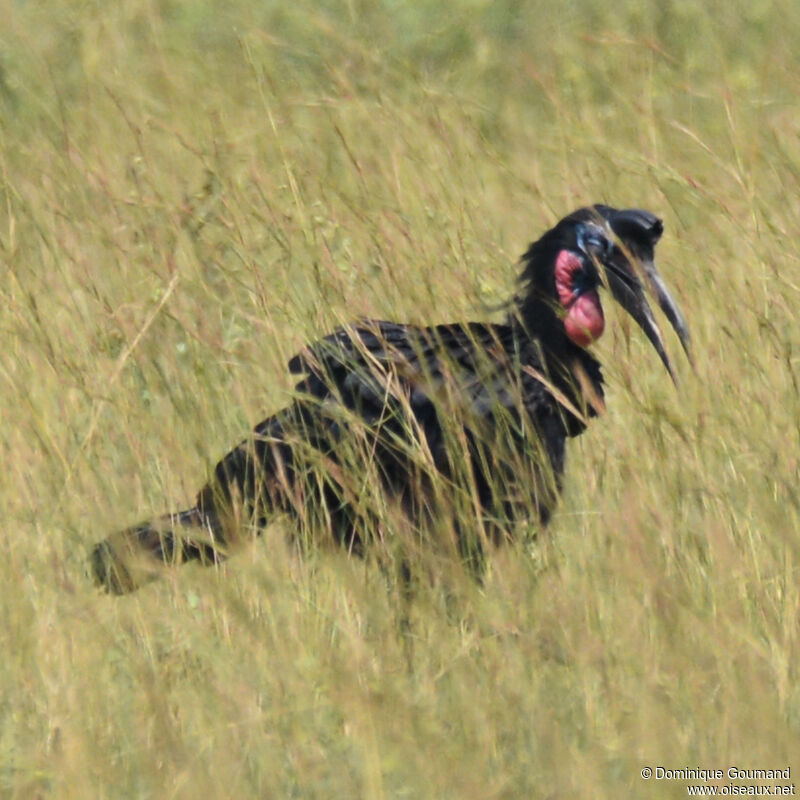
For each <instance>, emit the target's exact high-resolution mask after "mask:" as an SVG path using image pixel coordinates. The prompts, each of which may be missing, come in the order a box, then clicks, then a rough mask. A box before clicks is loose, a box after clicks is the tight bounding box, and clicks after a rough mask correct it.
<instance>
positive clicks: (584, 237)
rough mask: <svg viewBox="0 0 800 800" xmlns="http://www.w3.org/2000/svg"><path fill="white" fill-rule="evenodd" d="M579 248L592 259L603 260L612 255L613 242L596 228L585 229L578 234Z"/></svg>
mask: <svg viewBox="0 0 800 800" xmlns="http://www.w3.org/2000/svg"><path fill="white" fill-rule="evenodd" d="M578 247H580V249H581V250H582V251H583V252H584V253H586V255H587V256H589V257H590V258H596V259H598V260H603V259H605V258H606V257H608V256H609V255H610V254H611V248H612V247H613V245H612V243H611V241H610V240H609V238H608V237H607V236H605V235H604V234H603V233H602V232H601V231H598V230H597V229H595V228H583V229H582V230H580V231H579V232H578Z"/></svg>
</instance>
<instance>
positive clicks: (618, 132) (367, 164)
mask: <svg viewBox="0 0 800 800" xmlns="http://www.w3.org/2000/svg"><path fill="white" fill-rule="evenodd" d="M0 17H2V18H3V19H4V20H5V22H4V26H3V30H2V32H0V137H2V138H1V140H0V146H1V149H0V176H1V183H0V186H1V187H2V194H1V195H0V253H2V256H1V260H0V271H1V274H2V280H0V293H2V302H0V331H2V336H3V343H4V346H3V348H2V352H1V353H0V420H2V425H1V426H0V441H1V442H2V456H3V465H4V469H3V470H2V472H0V487H1V489H0V512H1V513H2V519H3V521H4V524H3V526H2V531H3V536H2V537H1V538H0V548H2V559H0V562H1V563H0V575H1V576H2V577H1V578H0V653H2V654H3V655H2V660H1V661H0V664H1V665H2V666H1V667H0V792H2V793H3V795H4V796H9V797H37V796H53V797H75V798H84V797H109V798H117V797H138V796H152V797H186V798H196V797H234V796H236V797H240V796H241V797H304V798H305V797H321V798H328V797H364V798H378V797H386V798H389V797H398V798H399V797H414V798H416V797H437V798H439V797H441V798H471V797H474V798H485V797H508V798H512V797H587V798H594V797H600V796H607V797H665V796H676V797H677V796H684V795H685V787H686V782H681V781H672V782H665V781H657V780H655V779H653V780H650V781H644V780H643V779H642V778H641V777H640V770H641V769H642V767H644V766H646V765H649V766H652V767H653V768H655V767H656V766H657V765H662V766H665V767H667V768H670V769H675V768H686V767H704V768H713V769H717V768H720V769H727V768H728V767H729V766H731V765H737V766H740V767H760V768H784V767H786V766H792V767H794V768H795V769H796V770H798V769H800V762H798V761H797V754H798V753H800V676H799V675H798V663H800V652H799V648H800V644H799V642H798V634H799V633H800V617H799V616H798V615H799V614H800V592H799V591H798V569H800V567H799V565H800V527H799V526H798V522H799V520H800V493H799V492H798V485H800V481H798V477H800V476H799V475H798V472H799V468H798V463H799V462H798V458H799V456H798V454H799V453H800V393H799V392H798V377H799V375H798V373H799V372H800V355H799V354H800V333H799V332H798V326H797V322H796V318H797V314H796V308H797V306H798V302H799V301H800V237H799V236H798V222H797V221H798V219H799V218H800V215H799V212H800V138H798V137H799V134H800V122H798V120H800V98H799V97H798V88H797V87H798V86H800V60H799V59H798V55H797V48H796V43H797V41H799V40H800V8H798V7H797V6H796V4H795V3H792V2H789V0H784V1H783V2H781V0H776V2H766V0H764V1H763V2H762V1H758V2H753V1H752V0H751V1H750V2H747V3H745V2H734V3H732V4H731V3H729V2H728V3H707V4H695V3H689V2H675V3H672V4H668V5H666V6H664V5H663V4H661V3H642V2H641V0H636V2H634V0H630V1H629V2H628V1H627V0H621V2H616V3H614V4H608V3H600V2H596V1H595V0H574V2H570V3H566V4H562V5H561V6H560V7H559V8H558V10H556V9H555V7H554V6H552V4H544V3H536V2H511V1H510V0H508V1H507V2H497V3H485V2H477V1H476V2H467V0H464V2H460V3H458V4H440V3H433V2H424V3H411V2H386V1H385V2H379V1H378V0H363V2H350V3H347V4H335V3H328V2H319V3H311V2H308V1H307V0H300V1H299V2H295V3H292V4H291V5H287V4H285V3H280V4H278V3H272V2H269V3H255V2H249V1H248V0H234V2H229V3H224V4H223V3H219V4H218V3H214V2H211V0H207V1H206V2H197V3H191V4H181V3H175V2H156V1H155V0H153V1H152V2H121V3H116V4H101V3H96V2H83V3H76V2H65V3H62V4H59V5H58V7H57V8H55V9H54V8H53V7H52V5H49V4H43V3H38V2H34V1H33V0H27V1H26V2H15V1H14V0H0ZM596 201H605V202H609V203H611V204H614V205H638V206H642V207H645V208H649V209H652V210H654V211H656V212H658V213H659V214H661V215H663V217H664V218H665V223H666V234H665V237H664V241H663V243H662V245H661V246H660V248H659V259H660V260H659V263H660V266H661V271H662V273H663V274H664V276H665V278H666V280H667V282H668V283H669V284H670V285H671V286H672V287H674V288H675V292H676V294H677V296H678V297H679V299H680V302H681V304H682V306H683V308H684V310H685V311H686V315H687V318H688V319H689V322H690V326H691V329H692V334H693V337H694V348H695V353H696V360H697V369H696V373H695V374H693V373H692V371H691V370H690V369H689V368H688V366H686V365H685V363H680V361H679V359H678V356H679V353H678V352H677V348H676V347H675V344H676V343H675V340H674V338H672V339H670V342H669V343H670V345H671V349H672V351H673V355H674V356H675V358H676V361H678V363H680V367H679V373H680V378H681V382H680V383H681V385H680V389H679V391H677V392H676V391H675V390H674V389H673V388H672V386H671V385H670V383H669V381H668V379H667V376H666V374H665V373H664V371H663V369H662V368H661V366H660V365H659V364H658V362H657V359H656V358H655V356H654V354H653V352H652V350H651V349H650V348H649V345H648V344H647V342H646V341H644V338H643V337H642V336H641V335H640V334H639V333H638V332H637V331H636V330H633V329H631V326H630V325H629V323H628V321H626V319H625V318H624V317H623V316H622V315H621V314H617V313H616V312H615V311H614V310H613V309H611V308H607V310H608V312H609V317H610V318H611V324H610V325H609V326H608V328H607V333H606V335H605V337H604V338H603V340H602V341H601V342H600V343H599V344H598V345H597V347H596V349H597V351H598V354H599V357H600V358H601V359H602V360H603V362H604V364H605V365H606V375H607V382H608V385H609V392H608V406H609V410H608V412H607V414H606V415H605V416H604V418H603V419H601V420H599V421H596V422H595V423H594V424H593V425H592V426H591V427H590V429H589V431H588V432H587V433H586V434H585V435H584V436H583V437H581V438H580V439H579V440H576V441H574V442H571V443H570V445H569V452H568V469H567V486H566V491H565V495H564V497H563V500H562V502H561V504H560V506H559V511H558V513H557V514H556V516H555V518H554V520H553V522H552V524H551V526H550V529H549V532H548V534H547V537H546V540H545V542H544V543H542V544H539V545H537V546H535V547H534V548H532V549H528V548H525V547H524V546H522V545H520V546H518V547H511V548H508V549H506V550H505V551H502V552H499V553H497V554H496V556H494V557H493V558H492V563H491V567H490V572H489V575H488V577H487V581H486V583H485V585H484V586H483V587H477V586H474V585H471V584H469V582H468V581H465V582H463V583H462V584H460V585H459V586H458V591H457V595H458V598H457V603H455V604H454V603H453V602H451V599H448V595H449V591H450V590H447V591H446V590H445V588H443V586H442V585H441V584H440V583H438V582H436V581H433V582H431V583H430V584H424V585H422V586H420V587H419V591H418V595H417V597H416V598H415V600H414V603H413V607H412V619H411V631H412V634H411V635H412V637H413V642H412V645H413V646H411V647H410V648H409V647H408V646H407V642H404V637H403V636H402V635H401V633H400V629H399V627H398V625H397V624H395V622H396V615H397V610H396V608H395V607H394V605H395V599H396V598H395V596H394V595H393V594H392V593H391V592H387V589H386V583H385V581H384V580H383V577H382V576H381V574H380V572H379V571H378V570H377V569H376V568H375V567H374V565H372V564H370V563H369V562H367V563H364V562H359V561H353V560H349V559H347V558H346V556H344V555H342V554H337V553H329V552H320V553H312V554H311V556H310V558H309V559H307V560H303V561H301V560H298V559H297V558H296V557H295V556H294V555H293V552H292V551H291V549H290V548H289V547H287V545H286V543H285V540H284V533H285V531H284V530H282V529H281V527H280V525H276V526H273V527H272V528H270V529H269V530H268V531H266V532H265V534H264V536H263V537H262V538H261V539H259V540H258V541H256V542H254V543H252V544H251V545H250V546H248V547H247V548H246V550H245V551H244V552H243V553H242V554H240V555H239V556H238V557H236V558H235V559H233V560H231V561H230V562H229V563H227V564H226V565H225V566H224V567H223V568H221V569H220V570H218V571H213V570H212V571H207V570H206V571H204V570H201V569H199V568H191V567H190V568H187V569H185V570H183V571H181V572H180V573H176V574H175V575H174V576H171V577H170V578H168V579H167V580H164V581H162V582H160V583H155V584H152V585H149V586H147V587H146V588H144V589H142V590H141V591H140V592H139V593H137V594H135V595H132V596H130V597H126V598H121V599H113V598H109V597H106V596H103V595H100V594H98V593H97V592H96V591H95V590H94V589H93V587H92V586H91V585H90V583H89V581H88V580H87V578H86V576H85V573H84V569H85V564H84V561H85V555H86V553H87V551H88V548H89V547H90V545H91V544H92V543H93V542H94V541H96V540H97V539H98V538H101V537H102V536H104V535H105V534H106V533H107V532H109V531H110V530H113V529H115V528H118V527H120V526H124V525H127V524H131V523H132V522H134V521H136V520H138V519H139V518H143V517H146V516H149V515H151V514H152V513H153V512H160V511H165V510H168V509H170V508H174V507H177V506H181V505H182V504H183V503H185V502H186V501H187V500H191V499H192V497H193V495H194V492H195V491H196V489H197V488H198V487H199V486H200V485H201V484H202V483H203V482H204V480H205V478H206V476H207V472H208V469H209V468H210V467H211V466H212V465H213V463H214V462H215V460H216V459H217V458H218V457H219V456H221V455H222V454H223V453H224V452H225V451H226V450H227V449H228V448H229V447H230V446H232V445H233V444H235V443H236V442H238V441H239V440H240V439H241V438H242V437H243V436H244V435H245V433H246V431H247V430H248V429H249V428H250V426H251V425H252V424H253V423H255V422H257V421H258V420H259V419H260V418H262V416H264V415H266V414H267V413H269V412H271V411H273V410H275V409H277V408H278V407H279V406H280V405H281V404H282V403H283V402H285V401H286V399H287V397H288V395H289V391H290V389H291V381H290V379H289V376H288V375H287V372H286V369H285V362H286V360H287V358H288V357H289V356H290V355H291V354H292V353H293V352H295V351H296V349H297V348H298V346H299V345H300V344H302V343H303V342H304V341H307V340H309V339H310V338H313V337H317V336H319V335H320V334H322V333H324V332H327V331H328V330H330V328H331V327H332V326H334V325H336V324H338V323H339V322H341V321H342V320H344V319H349V318H353V317H356V316H359V315H362V314H364V315H369V316H373V317H388V318H394V319H401V320H407V321H412V322H420V323H430V322H438V321H448V320H451V319H459V318H467V317H469V318H482V317H485V316H486V315H487V312H486V311H485V308H486V307H487V306H488V305H490V304H492V303H496V302H497V301H498V300H501V299H503V298H504V297H506V296H507V295H508V294H509V293H510V291H511V290H512V288H513V281H514V277H515V271H516V267H515V260H516V257H517V256H518V254H519V253H521V252H522V250H523V248H524V247H525V246H526V244H527V243H528V242H529V241H530V240H531V239H532V238H534V237H535V236H537V235H538V234H539V233H540V232H542V231H543V230H544V229H545V228H546V227H547V226H548V225H550V224H551V223H552V222H553V221H555V219H557V218H558V217H560V216H561V215H563V214H564V213H566V212H568V211H570V210H573V209H574V208H575V207H577V206H580V205H583V204H585V203H587V202H596ZM609 305H610V304H608V303H607V307H608V306H609ZM454 580H456V579H455V578H454Z"/></svg>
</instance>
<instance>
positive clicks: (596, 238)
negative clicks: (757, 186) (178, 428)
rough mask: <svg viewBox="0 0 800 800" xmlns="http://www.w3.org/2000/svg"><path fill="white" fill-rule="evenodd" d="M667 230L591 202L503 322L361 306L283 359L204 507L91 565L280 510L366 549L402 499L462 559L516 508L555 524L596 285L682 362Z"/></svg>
mask: <svg viewBox="0 0 800 800" xmlns="http://www.w3.org/2000/svg"><path fill="white" fill-rule="evenodd" d="M662 230H663V226H662V223H661V220H660V219H658V218H657V217H656V216H654V215H653V214H651V213H649V212H647V211H642V210H639V209H625V210H617V209H614V208H610V207H608V206H604V205H595V206H591V207H587V208H582V209H579V210H578V211H575V212H574V213H572V214H570V215H569V216H567V217H565V218H564V219H562V220H561V221H560V222H559V223H558V224H557V225H556V226H555V227H554V228H552V229H551V230H549V231H547V233H545V234H544V235H543V236H542V237H541V238H540V239H539V240H538V241H536V242H534V243H533V244H532V245H531V246H530V247H529V248H528V250H527V252H526V253H525V254H524V256H523V257H522V265H523V268H524V269H523V272H522V274H521V276H520V280H519V287H518V292H517V294H516V295H515V296H514V297H513V298H512V300H511V301H510V302H509V303H508V307H507V311H508V314H507V317H506V320H505V322H503V323H502V324H488V323H479V322H470V323H466V324H461V323H458V324H447V325H436V326H433V327H424V328H423V327H415V326H411V325H402V324H398V323H395V322H385V321H378V320H363V321H359V322H354V323H352V324H351V325H347V326H344V327H341V328H339V329H337V330H335V331H334V332H333V333H331V334H330V335H328V336H326V337H325V338H323V339H320V340H319V341H317V342H314V343H313V344H311V345H309V346H307V347H305V348H304V349H303V350H302V351H301V352H300V353H299V354H298V355H296V356H295V357H294V358H293V359H292V360H291V361H290V362H289V369H290V370H291V372H292V373H296V374H298V375H302V378H301V380H300V382H299V383H298V384H297V387H296V395H295V398H294V400H293V402H292V403H291V404H290V405H288V406H287V407H285V408H283V409H281V410H280V411H278V412H277V413H276V414H274V415H273V416H271V417H269V418H268V419H266V420H264V422H262V423H261V424H260V425H258V426H257V427H256V428H255V430H254V432H253V433H252V435H251V436H250V437H249V438H248V439H247V440H246V441H244V442H243V443H242V444H240V445H239V446H238V447H236V448H235V449H234V450H233V451H231V452H230V453H229V454H228V455H227V456H225V458H223V459H222V461H220V462H219V464H217V466H216V468H215V470H214V474H213V477H212V478H211V480H210V481H209V483H208V485H206V486H205V487H204V488H203V489H202V490H201V491H200V493H199V495H198V497H197V502H196V504H195V506H194V507H193V508H190V509H188V510H186V511H180V512H177V513H174V514H168V515H166V516H163V517H160V518H158V519H156V520H153V521H150V522H146V523H144V524H142V525H138V526H136V527H133V528H129V529H127V530H124V531H121V532H118V533H116V534H113V535H112V536H110V537H109V538H108V539H106V540H105V541H103V542H100V543H99V544H98V545H97V546H96V547H95V548H94V550H93V552H92V558H91V563H92V568H93V572H94V575H95V578H96V580H97V581H98V582H99V583H100V584H101V585H103V586H105V587H106V588H107V589H109V590H110V591H112V592H117V593H121V592H125V591H130V590H132V589H134V588H136V587H137V586H138V585H140V584H141V583H142V582H143V581H144V580H146V579H148V578H149V577H150V576H151V575H152V574H153V571H154V567H155V565H156V564H157V563H162V564H163V563H167V564H179V563H182V562H185V561H188V560H199V561H201V562H203V563H209V564H210V563H216V562H218V561H220V560H221V559H222V558H224V557H226V556H227V555H228V553H229V551H230V550H231V548H232V547H233V546H234V545H235V543H236V542H237V541H238V540H241V539H242V537H243V533H245V532H247V531H255V532H257V531H258V530H259V529H260V528H263V527H264V526H265V525H266V524H267V523H268V522H269V521H270V520H272V519H273V518H274V517H275V516H276V515H279V514H288V515H290V516H291V517H293V518H294V526H293V527H294V528H295V529H296V530H297V531H298V536H299V539H300V540H301V541H302V540H304V539H305V537H306V536H314V537H319V536H320V535H322V536H323V537H325V536H327V537H329V538H331V539H332V540H334V541H336V542H338V543H340V544H342V545H344V546H345V547H347V548H349V549H350V550H351V551H353V552H357V553H361V552H363V550H364V548H365V546H366V545H367V544H369V543H370V542H374V541H375V540H377V539H385V536H384V534H385V533H386V531H385V530H384V524H385V520H386V519H387V518H388V517H387V515H386V514H385V513H384V512H385V510H386V509H387V508H392V509H399V510H400V511H401V512H402V513H400V514H399V515H396V516H395V519H400V520H403V521H404V523H403V524H406V526H407V527H408V529H409V530H411V531H412V532H413V535H412V536H411V537H401V538H410V541H412V542H413V541H416V540H421V539H424V538H425V537H426V536H427V537H428V539H430V532H431V531H433V530H434V529H435V530H436V531H438V532H439V534H443V535H444V537H445V538H448V537H449V540H450V541H451V543H452V544H453V545H454V550H453V552H454V553H456V554H458V555H460V556H461V557H462V558H464V559H465V560H467V561H474V559H475V558H476V557H478V558H479V557H480V556H479V554H480V553H482V552H483V547H484V546H485V543H486V542H487V541H494V542H498V541H500V540H502V539H503V538H504V537H507V536H511V535H513V531H514V528H515V525H516V524H517V523H519V522H520V521H522V520H530V519H532V518H537V517H538V519H539V520H540V521H541V523H542V524H545V523H546V522H547V520H548V518H549V516H550V513H551V511H552V508H553V506H554V504H555V502H556V500H557V496H558V493H559V490H560V487H561V478H562V473H563V470H564V450H565V442H566V439H567V437H571V436H576V435H577V434H579V433H581V432H582V431H583V430H584V428H585V426H586V423H587V421H588V418H589V417H592V416H595V415H596V414H597V413H598V412H599V411H600V410H601V409H602V404H603V379H602V376H601V371H600V365H599V363H598V362H597V361H596V360H595V359H594V358H593V357H592V356H591V355H590V354H589V353H588V352H587V350H586V348H587V347H588V346H589V345H590V344H591V343H592V342H594V341H595V340H596V339H597V338H598V337H599V336H600V335H601V334H602V333H603V328H604V317H603V309H602V307H601V305H600V297H599V293H598V290H599V289H601V288H603V287H604V288H606V289H608V290H609V291H610V293H611V295H612V296H613V297H614V298H615V299H616V300H617V301H618V302H619V303H620V304H621V305H622V307H623V308H624V309H625V310H626V311H627V312H628V313H629V314H630V315H631V316H632V317H633V318H634V320H636V322H637V323H638V324H639V326H640V327H641V328H642V330H643V331H644V333H645V335H646V336H647V338H648V339H649V340H650V342H651V343H652V344H653V346H654V347H655V349H656V352H657V353H658V355H659V356H660V358H661V361H662V362H663V363H664V366H665V367H666V368H667V371H668V372H669V374H670V375H671V376H672V377H673V380H674V375H673V371H672V366H671V364H670V360H669V358H668V356H667V353H666V350H665V347H664V343H663V340H662V337H661V333H660V330H659V327H658V324H657V323H656V321H655V318H654V316H653V313H652V311H651V309H650V306H649V305H648V302H647V299H646V292H649V293H651V294H652V295H653V296H654V297H655V298H656V300H657V302H658V304H659V306H660V307H661V309H662V310H663V311H664V313H665V315H666V317H667V319H668V320H669V322H670V323H671V325H672V327H673V328H674V329H675V331H676V332H677V334H678V336H679V338H680V340H681V343H682V344H683V347H684V349H685V350H686V353H687V355H689V333H688V329H687V326H686V323H685V321H684V318H683V316H682V314H681V312H680V310H679V308H678V306H677V305H676V303H675V301H674V300H673V298H672V296H671V295H670V293H669V291H668V290H667V288H666V286H665V285H664V283H663V281H662V279H661V277H660V276H659V274H658V272H657V271H656V269H655V266H654V263H653V255H654V249H655V245H656V243H657V242H658V240H659V238H660V236H661V233H662ZM443 520H444V523H443V522H442V521H443ZM437 526H438V527H437ZM426 532H427V533H426ZM443 532H444V533H443ZM415 537H417V539H415ZM476 554H478V555H477V556H476ZM148 565H149V566H148Z"/></svg>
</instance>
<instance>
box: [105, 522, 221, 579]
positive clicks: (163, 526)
mask: <svg viewBox="0 0 800 800" xmlns="http://www.w3.org/2000/svg"><path fill="white" fill-rule="evenodd" d="M180 528H198V529H201V530H203V531H205V534H206V536H205V537H203V538H196V537H187V536H182V535H179V533H178V529H180ZM218 534H219V523H218V521H217V520H216V517H215V516H213V515H210V514H209V513H207V512H205V511H202V510H201V509H199V508H197V507H195V508H189V509H186V510H185V511H178V512H176V513H174V514H166V515H164V516H163V517H158V518H156V519H154V520H150V521H148V522H144V523H142V524H141V525H136V526H134V527H133V528H127V529H125V530H122V531H118V532H117V533H113V534H112V535H111V536H109V537H108V538H107V539H104V540H103V541H102V542H100V543H98V544H97V545H96V546H95V547H94V549H93V550H92V553H91V556H90V565H91V570H92V574H93V577H94V580H95V582H96V583H97V584H98V585H99V586H101V587H102V588H104V589H106V590H107V591H108V592H110V593H111V594H126V593H128V592H132V591H133V590H134V589H138V588H139V587H140V586H142V585H144V584H145V583H149V582H150V581H152V580H155V579H156V578H157V577H158V575H159V573H160V572H162V571H163V567H164V565H178V564H183V563H184V562H186V561H199V562H200V563H202V564H216V563H219V562H220V561H222V560H223V559H224V557H225V556H224V554H223V553H221V552H220V550H219V549H218V548H217V547H215V544H214V543H215V540H216V539H217V538H218Z"/></svg>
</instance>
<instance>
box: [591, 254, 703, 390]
mask: <svg viewBox="0 0 800 800" xmlns="http://www.w3.org/2000/svg"><path fill="white" fill-rule="evenodd" d="M625 260H626V261H628V259H627V258H626V259H625ZM632 261H636V262H638V263H639V265H641V271H642V272H643V274H644V278H645V283H646V284H647V288H648V289H649V290H650V291H651V292H652V294H653V295H654V296H655V298H656V300H657V302H658V305H659V306H660V307H661V310H662V311H663V312H664V315H665V316H666V318H667V319H668V320H669V322H670V324H671V325H672V327H673V328H674V330H675V333H677V334H678V338H679V339H680V340H681V345H682V346H683V349H684V351H685V353H686V356H687V357H688V359H689V363H691V364H692V365H693V361H692V352H691V340H690V337H689V327H688V326H687V324H686V320H685V318H684V316H683V314H682V312H681V310H680V308H679V307H678V304H677V303H676V302H675V299H674V298H673V297H672V294H670V291H669V289H667V287H666V285H665V283H664V280H663V279H662V277H661V275H659V274H658V271H657V270H656V267H655V264H654V263H653V261H652V259H637V258H635V256H632V257H631V260H630V261H629V262H628V263H626V264H624V265H620V264H618V263H615V262H614V261H611V260H609V261H608V262H607V263H606V276H607V279H608V288H609V289H610V291H611V294H612V295H613V296H614V299H615V300H616V301H617V302H618V303H619V304H620V305H621V306H622V307H623V308H624V309H625V310H626V311H627V312H628V313H629V314H630V315H631V316H632V317H633V318H634V320H636V323H637V324H638V325H639V327H640V328H641V329H642V330H643V331H644V333H645V335H646V336H647V338H648V339H649V340H650V342H651V343H652V345H653V347H655V349H656V352H657V353H658V355H659V357H660V358H661V361H662V362H663V364H664V366H665V367H666V368H667V372H669V375H670V377H671V378H672V381H673V383H675V385H676V386H677V383H678V382H677V379H676V377H675V372H674V371H673V369H672V363H671V362H670V360H669V356H668V355H667V350H666V348H665V347H664V338H663V336H662V335H661V329H660V328H659V326H658V323H657V322H656V319H655V317H654V316H653V311H652V309H651V308H650V304H649V303H648V302H647V295H646V292H645V286H644V283H643V282H642V281H641V280H640V279H639V277H638V275H637V274H636V273H635V272H634V270H633V268H631V266H630V263H631V262H632Z"/></svg>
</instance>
